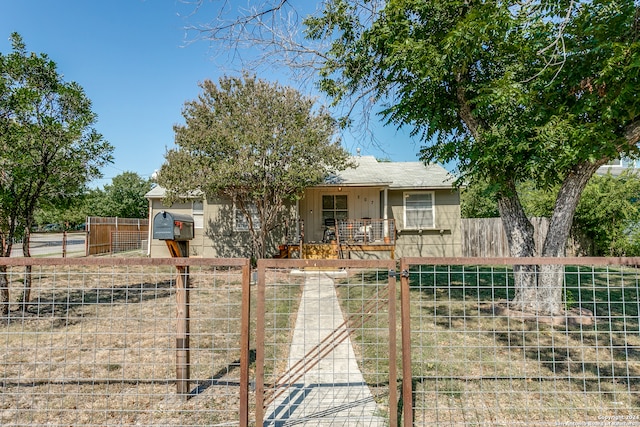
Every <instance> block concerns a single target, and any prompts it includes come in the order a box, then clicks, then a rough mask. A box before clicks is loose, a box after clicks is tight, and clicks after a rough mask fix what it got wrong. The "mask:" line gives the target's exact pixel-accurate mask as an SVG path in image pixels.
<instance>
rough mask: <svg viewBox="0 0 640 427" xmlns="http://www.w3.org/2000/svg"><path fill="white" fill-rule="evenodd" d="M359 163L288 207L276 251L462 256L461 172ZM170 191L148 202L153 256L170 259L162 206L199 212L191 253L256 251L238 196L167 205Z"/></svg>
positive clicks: (151, 195)
mask: <svg viewBox="0 0 640 427" xmlns="http://www.w3.org/2000/svg"><path fill="white" fill-rule="evenodd" d="M354 162H355V165H356V166H355V167H354V168H350V169H347V170H345V171H342V172H339V173H337V174H335V175H331V176H328V177H327V178H326V179H325V181H324V182H323V183H322V184H320V185H317V186H314V187H310V188H307V189H306V191H305V193H304V195H303V197H302V198H301V200H300V201H298V202H297V203H296V204H295V205H292V206H290V207H289V208H288V210H287V214H286V215H285V216H284V217H283V218H282V226H281V227H280V228H279V229H278V230H276V231H275V232H274V233H273V235H272V236H270V239H271V242H270V246H271V248H272V250H271V251H270V253H272V254H273V255H274V256H278V257H287V256H296V255H297V256H300V253H302V256H303V257H314V256H315V257H318V256H320V257H325V256H326V257H340V258H372V257H375V258H389V257H394V258H399V257H404V256H460V254H461V231H460V194H459V191H458V189H457V188H456V187H455V186H454V180H455V179H454V177H453V176H452V175H450V174H449V173H448V172H447V171H446V170H445V169H444V168H442V167H441V166H439V165H435V164H429V165H425V164H424V163H422V162H380V161H378V160H376V159H375V158H374V157H372V156H358V157H355V158H354ZM164 194H165V190H164V189H163V188H161V187H155V188H153V189H152V190H151V191H149V192H148V193H147V194H146V198H147V199H148V200H149V213H150V216H149V217H150V226H149V229H150V230H151V231H150V235H149V236H150V238H149V250H148V251H149V255H150V256H152V257H168V256H169V252H168V250H167V247H166V244H165V242H163V241H160V240H154V239H151V236H152V235H153V231H152V227H153V218H154V216H155V215H156V214H157V213H159V212H161V211H167V212H171V213H176V214H188V215H191V216H192V217H193V218H194V224H195V238H194V239H193V240H192V241H191V242H190V251H189V252H190V256H202V257H249V256H251V244H250V236H249V234H250V233H249V232H248V224H247V221H246V220H245V219H244V217H243V215H242V213H241V212H240V211H239V210H236V209H235V206H234V203H233V201H231V200H217V199H216V200H204V199H203V198H202V197H198V196H193V198H192V199H191V200H189V201H188V202H187V203H176V204H174V205H172V206H170V207H167V206H164V205H163V203H162V199H163V197H164Z"/></svg>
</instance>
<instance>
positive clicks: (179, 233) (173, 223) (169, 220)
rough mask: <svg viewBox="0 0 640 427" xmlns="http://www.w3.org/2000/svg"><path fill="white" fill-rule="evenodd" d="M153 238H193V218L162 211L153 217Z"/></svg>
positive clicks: (178, 239)
mask: <svg viewBox="0 0 640 427" xmlns="http://www.w3.org/2000/svg"><path fill="white" fill-rule="evenodd" d="M153 238H154V239H159V240H176V241H186V240H191V239H193V218H192V217H191V216H189V215H182V214H174V213H171V212H166V211H162V212H159V213H157V214H156V216H155V217H154V218H153Z"/></svg>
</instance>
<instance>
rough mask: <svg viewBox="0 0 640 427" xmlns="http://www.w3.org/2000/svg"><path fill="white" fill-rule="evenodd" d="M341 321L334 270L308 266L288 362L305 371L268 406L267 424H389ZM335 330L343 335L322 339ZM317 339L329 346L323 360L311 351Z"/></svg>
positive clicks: (316, 345) (325, 346)
mask: <svg viewBox="0 0 640 427" xmlns="http://www.w3.org/2000/svg"><path fill="white" fill-rule="evenodd" d="M343 322H344V316H343V314H342V310H341V309H340V305H339V303H338V298H337V296H336V292H335V286H334V282H333V279H332V278H331V275H330V274H328V273H326V272H321V271H319V272H317V271H316V272H307V273H306V279H305V283H304V290H303V293H302V299H301V302H300V309H299V311H298V317H297V319H296V326H295V330H294V333H293V339H292V342H291V348H290V352H289V363H288V364H289V368H290V369H291V368H293V370H294V371H295V370H296V369H298V370H300V371H301V372H304V374H303V376H302V377H301V378H299V379H297V380H295V381H294V384H293V385H292V386H291V387H289V388H287V389H286V390H284V392H283V393H282V394H281V395H279V396H278V397H277V398H276V399H275V400H274V401H273V402H272V403H271V404H270V405H269V406H268V407H267V409H266V411H265V422H264V425H265V426H293V425H296V426H354V427H356V426H368V427H378V426H380V427H381V426H385V425H387V423H386V420H385V418H383V417H381V416H378V415H376V414H377V409H378V408H377V405H376V402H375V401H374V400H373V396H372V395H371V391H370V390H369V387H367V385H366V383H365V381H364V378H363V376H362V373H361V372H360V370H359V368H358V364H357V362H356V360H357V359H356V356H355V354H354V351H353V347H352V345H351V340H350V339H349V336H348V334H347V332H346V328H345V327H344V326H341V325H342V324H343ZM332 334H333V335H334V336H336V335H337V336H339V337H340V338H341V339H338V340H327V342H326V343H323V340H324V339H325V338H326V337H328V336H330V335H332ZM337 341H339V343H338V344H335V345H336V346H335V348H333V347H334V344H332V343H333V342H337ZM318 345H320V346H321V348H327V352H329V353H328V354H327V355H326V356H325V357H323V358H321V359H320V360H319V361H318V359H317V358H315V357H313V356H312V355H313V354H314V349H317V348H318ZM323 353H324V352H323ZM305 355H307V356H305Z"/></svg>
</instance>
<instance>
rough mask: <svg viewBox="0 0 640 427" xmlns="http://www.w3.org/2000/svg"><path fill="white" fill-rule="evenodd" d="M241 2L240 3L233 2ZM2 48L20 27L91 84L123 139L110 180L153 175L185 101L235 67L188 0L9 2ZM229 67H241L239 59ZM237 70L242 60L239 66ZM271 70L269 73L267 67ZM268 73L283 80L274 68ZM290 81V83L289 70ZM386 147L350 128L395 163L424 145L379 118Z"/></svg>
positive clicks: (113, 138)
mask: <svg viewBox="0 0 640 427" xmlns="http://www.w3.org/2000/svg"><path fill="white" fill-rule="evenodd" d="M232 3H233V2H232ZM0 6H1V9H2V13H0V52H2V53H5V54H6V53H9V52H10V51H11V45H10V42H9V36H10V34H11V33H12V32H14V31H17V32H18V33H20V34H21V35H22V37H23V39H24V42H25V43H26V45H27V50H28V51H33V52H36V53H46V54H47V55H49V57H50V59H52V60H53V61H55V62H56V63H57V65H58V70H59V72H60V73H61V74H63V75H64V78H65V80H66V81H75V82H77V83H78V84H80V86H82V87H83V88H84V89H85V91H86V93H87V95H88V97H89V98H90V99H91V100H92V102H93V110H94V112H96V113H97V114H98V123H97V124H96V128H97V130H98V131H99V132H100V133H102V134H103V135H104V136H105V138H106V139H107V140H108V141H109V142H110V143H111V144H112V145H113V146H114V147H115V151H114V163H113V164H112V165H109V166H107V167H105V168H104V169H103V173H104V179H102V180H98V181H96V182H94V183H93V185H94V186H103V185H104V184H108V183H110V181H111V178H113V177H114V176H116V175H118V174H120V173H122V172H124V171H133V172H137V173H138V174H139V175H141V176H143V177H149V176H151V174H152V173H153V171H154V170H155V169H158V168H159V167H160V165H161V164H162V163H163V162H164V153H165V151H166V149H167V148H171V147H173V141H174V134H173V125H174V124H176V123H181V122H182V115H181V111H182V106H183V105H184V102H185V101H187V100H191V99H194V98H196V97H197V95H198V93H199V87H198V83H199V82H201V81H203V80H205V79H211V80H214V81H217V80H218V78H219V77H220V76H222V75H223V74H232V73H233V72H232V71H230V70H231V69H233V68H234V66H233V65H232V64H225V63H221V62H220V61H224V60H226V58H227V56H226V55H217V53H218V52H216V51H215V48H214V47H213V46H210V45H209V43H207V42H206V41H196V42H193V43H189V38H188V36H187V34H186V33H185V29H184V28H185V27H186V26H187V25H189V24H197V23H202V22H207V21H209V20H210V19H212V18H213V17H211V16H207V15H206V13H207V12H209V11H208V10H206V9H203V10H200V11H198V12H196V13H195V14H193V13H192V12H193V10H194V8H193V6H192V5H190V4H188V3H187V2H183V1H180V0H55V1H53V0H0ZM229 65H232V66H231V67H229ZM235 68H236V69H237V66H235ZM267 74H269V73H267ZM260 77H262V78H265V79H268V80H275V79H276V77H275V73H274V74H273V75H260ZM279 82H280V83H281V84H289V83H288V82H287V81H286V80H283V78H282V77H280V79H279ZM373 127H375V129H377V130H376V134H377V138H378V139H379V140H380V141H382V142H383V150H382V149H380V148H376V147H375V145H372V144H371V142H370V141H368V140H366V139H365V140H358V137H354V136H353V135H351V134H345V135H343V140H344V145H345V147H346V148H347V149H349V150H350V151H351V152H353V153H355V151H356V148H357V147H362V154H369V155H375V156H378V157H386V158H390V159H392V160H395V161H415V160H417V154H416V153H417V152H418V150H419V148H418V144H416V143H415V142H414V141H412V140H411V139H410V138H409V137H408V136H407V135H406V134H405V133H398V132H396V131H395V129H393V128H382V127H381V126H379V125H376V124H374V125H373Z"/></svg>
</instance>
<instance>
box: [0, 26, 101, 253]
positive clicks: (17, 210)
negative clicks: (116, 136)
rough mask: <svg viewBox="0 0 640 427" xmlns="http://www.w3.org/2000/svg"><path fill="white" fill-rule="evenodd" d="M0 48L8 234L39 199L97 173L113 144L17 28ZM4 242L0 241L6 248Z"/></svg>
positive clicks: (70, 193) (3, 225)
mask: <svg viewBox="0 0 640 427" xmlns="http://www.w3.org/2000/svg"><path fill="white" fill-rule="evenodd" d="M11 40H12V45H13V52H11V53H9V54H2V53H0V218H2V220H1V221H0V233H2V234H3V237H7V238H9V239H3V242H4V241H8V242H10V241H11V237H13V236H14V235H15V233H21V232H22V230H23V229H25V228H28V227H30V226H31V225H32V223H33V216H34V212H35V210H36V209H37V208H38V207H39V206H40V205H42V204H45V203H47V204H50V205H57V204H64V203H67V202H68V201H69V199H72V198H74V197H76V196H78V195H80V194H81V193H82V192H83V191H84V189H85V185H86V183H87V182H89V181H90V180H92V179H94V178H97V177H99V176H101V174H100V168H101V167H102V166H103V165H105V164H106V163H107V162H110V161H111V159H112V157H111V153H112V151H113V147H112V146H111V145H110V144H109V143H108V142H107V141H105V140H104V139H103V137H102V135H100V134H99V133H98V132H97V131H96V130H95V128H94V127H93V126H94V124H95V122H96V115H95V113H93V111H92V110H91V101H90V100H89V99H88V98H87V96H86V94H85V93H84V91H83V89H82V88H81V87H80V86H79V85H78V84H77V83H75V82H65V81H64V80H63V78H62V76H61V75H60V74H59V73H58V70H57V66H56V64H55V62H53V61H51V60H50V59H49V58H48V57H47V55H46V54H39V55H38V54H35V53H28V52H27V51H26V47H25V44H24V42H23V41H22V38H21V37H20V35H19V34H17V33H13V34H12V35H11ZM7 250H10V243H8V244H7V246H5V247H3V255H5V256H8V253H9V252H8V251H7Z"/></svg>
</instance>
